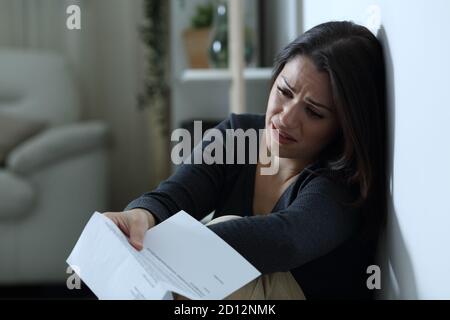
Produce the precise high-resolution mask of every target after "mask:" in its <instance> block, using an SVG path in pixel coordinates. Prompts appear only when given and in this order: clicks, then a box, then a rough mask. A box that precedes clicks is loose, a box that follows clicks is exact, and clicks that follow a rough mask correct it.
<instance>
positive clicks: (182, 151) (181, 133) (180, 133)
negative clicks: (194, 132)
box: [170, 129, 191, 165]
mask: <svg viewBox="0 0 450 320" xmlns="http://www.w3.org/2000/svg"><path fill="white" fill-rule="evenodd" d="M180 138H181V141H180V143H178V144H177V145H175V146H174V147H173V148H172V152H171V154H170V158H171V160H172V162H173V163H174V164H175V165H179V164H182V163H183V157H186V155H190V153H191V152H190V149H191V135H190V133H189V131H188V130H186V129H176V130H174V131H173V132H172V135H171V136H170V141H178V140H179V139H180ZM184 163H186V164H190V163H191V157H187V158H186V161H185V162H184Z"/></svg>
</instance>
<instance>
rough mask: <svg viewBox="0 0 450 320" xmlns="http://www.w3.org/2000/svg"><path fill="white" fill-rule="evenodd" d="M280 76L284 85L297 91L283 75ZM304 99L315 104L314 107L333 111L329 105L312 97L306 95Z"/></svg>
mask: <svg viewBox="0 0 450 320" xmlns="http://www.w3.org/2000/svg"><path fill="white" fill-rule="evenodd" d="M281 78H282V79H283V81H284V83H285V84H286V86H287V87H288V88H289V90H291V91H292V92H294V93H297V91H296V90H295V89H294V88H293V87H292V86H291V85H290V84H289V82H288V81H287V80H286V78H285V77H284V76H281ZM305 101H306V102H308V103H310V104H312V105H314V106H316V107H320V108H324V109H327V110H328V111H333V110H332V109H331V108H330V107H327V106H325V105H323V104H321V103H319V102H316V101H314V100H313V99H311V98H309V97H306V98H305Z"/></svg>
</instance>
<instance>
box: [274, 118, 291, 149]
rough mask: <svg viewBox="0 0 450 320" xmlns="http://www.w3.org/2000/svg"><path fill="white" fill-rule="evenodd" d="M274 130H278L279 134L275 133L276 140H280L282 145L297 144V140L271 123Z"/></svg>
mask: <svg viewBox="0 0 450 320" xmlns="http://www.w3.org/2000/svg"><path fill="white" fill-rule="evenodd" d="M271 126H272V129H274V130H276V131H277V132H278V134H275V132H274V133H273V135H274V136H275V139H276V140H278V142H279V143H281V144H287V143H293V142H297V139H295V138H294V137H292V136H291V135H289V134H288V133H286V132H284V131H283V130H280V129H279V128H278V127H277V126H276V125H275V124H274V123H273V122H271Z"/></svg>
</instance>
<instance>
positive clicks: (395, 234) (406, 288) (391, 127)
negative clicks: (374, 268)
mask: <svg viewBox="0 0 450 320" xmlns="http://www.w3.org/2000/svg"><path fill="white" fill-rule="evenodd" d="M378 39H379V40H380V41H381V43H382V45H383V49H384V55H385V64H386V77H387V81H386V86H387V104H388V105H387V112H388V114H387V125H388V149H387V150H388V163H387V170H388V179H389V193H388V197H387V201H388V203H387V207H388V215H387V227H386V230H385V232H384V234H383V236H382V240H381V256H380V265H381V270H383V272H382V293H381V295H380V297H379V298H381V299H417V288H416V281H415V275H414V270H413V266H412V263H411V258H410V255H409V252H408V250H407V248H406V244H405V240H404V238H403V235H402V231H401V228H400V225H399V223H398V219H397V212H396V210H395V204H394V155H395V110H396V109H395V85H394V71H395V70H394V65H393V61H392V56H391V51H390V47H389V41H388V38H387V35H386V31H385V29H384V27H383V26H381V28H380V30H379V32H378Z"/></svg>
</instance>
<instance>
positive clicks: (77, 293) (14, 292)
mask: <svg viewBox="0 0 450 320" xmlns="http://www.w3.org/2000/svg"><path fill="white" fill-rule="evenodd" d="M0 299H83V300H92V299H96V297H95V295H94V294H93V293H92V292H91V291H90V290H89V288H87V286H86V285H84V284H82V286H81V289H74V290H69V289H67V287H66V286H64V285H60V284H58V285H36V286H0Z"/></svg>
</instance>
